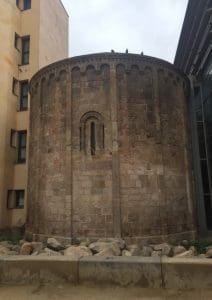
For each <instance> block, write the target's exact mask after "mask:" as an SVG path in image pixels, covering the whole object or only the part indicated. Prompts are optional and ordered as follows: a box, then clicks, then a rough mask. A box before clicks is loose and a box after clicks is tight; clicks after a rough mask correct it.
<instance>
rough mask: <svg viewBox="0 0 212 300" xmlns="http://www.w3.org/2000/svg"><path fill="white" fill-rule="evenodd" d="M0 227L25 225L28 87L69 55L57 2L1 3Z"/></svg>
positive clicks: (25, 0)
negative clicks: (40, 73) (36, 75)
mask: <svg viewBox="0 0 212 300" xmlns="http://www.w3.org/2000/svg"><path fill="white" fill-rule="evenodd" d="M0 12H1V14H0V41H1V42H0V71H1V72H0V108H1V109H0V228H5V227H19V226H22V225H23V224H24V223H25V221H26V211H27V161H28V157H27V153H28V140H29V128H28V126H29V106H30V101H29V94H28V83H29V80H30V78H31V77H32V75H33V74H34V73H35V72H36V71H37V70H39V69H40V68H41V67H43V66H45V65H47V64H50V63H52V62H54V61H57V60H60V59H63V58H66V57H67V56H68V15H67V12H66V10H65V9H64V7H63V5H62V2H61V1H60V0H1V1H0Z"/></svg>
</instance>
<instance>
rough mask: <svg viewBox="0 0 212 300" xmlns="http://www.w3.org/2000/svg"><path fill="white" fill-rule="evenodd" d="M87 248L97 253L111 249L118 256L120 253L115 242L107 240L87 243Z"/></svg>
mask: <svg viewBox="0 0 212 300" xmlns="http://www.w3.org/2000/svg"><path fill="white" fill-rule="evenodd" d="M89 249H90V250H91V251H92V252H93V253H94V254H96V253H99V252H102V251H106V250H108V251H109V250H111V251H113V253H114V255H116V256H118V255H120V254H121V250H120V248H119V246H118V245H117V244H116V243H109V242H95V243H92V244H90V245H89Z"/></svg>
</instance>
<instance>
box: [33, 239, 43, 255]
mask: <svg viewBox="0 0 212 300" xmlns="http://www.w3.org/2000/svg"><path fill="white" fill-rule="evenodd" d="M31 245H32V248H33V253H35V252H38V253H40V252H41V251H42V250H43V248H44V247H43V243H41V242H32V243H31Z"/></svg>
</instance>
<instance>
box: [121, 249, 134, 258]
mask: <svg viewBox="0 0 212 300" xmlns="http://www.w3.org/2000/svg"><path fill="white" fill-rule="evenodd" d="M122 256H128V257H129V256H132V253H131V252H130V251H128V250H123V251H122Z"/></svg>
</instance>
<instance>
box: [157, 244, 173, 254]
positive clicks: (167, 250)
mask: <svg viewBox="0 0 212 300" xmlns="http://www.w3.org/2000/svg"><path fill="white" fill-rule="evenodd" d="M153 249H154V251H160V254H161V255H166V256H170V254H171V250H172V247H171V246H170V245H168V244H167V243H163V244H158V245H153Z"/></svg>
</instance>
